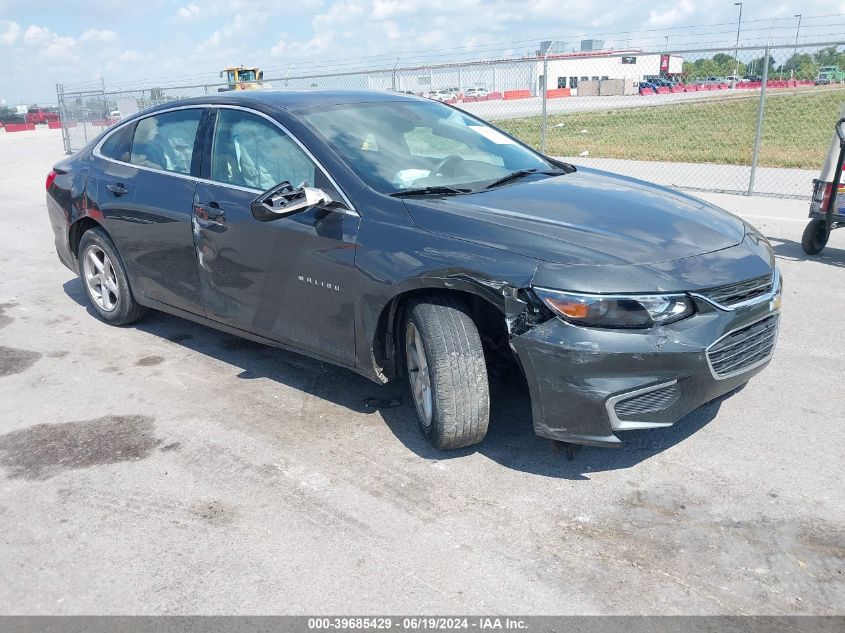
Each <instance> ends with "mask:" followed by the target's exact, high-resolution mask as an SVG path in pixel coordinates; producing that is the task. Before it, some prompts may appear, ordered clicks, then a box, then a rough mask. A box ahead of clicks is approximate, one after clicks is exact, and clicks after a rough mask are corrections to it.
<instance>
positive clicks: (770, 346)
mask: <svg viewBox="0 0 845 633" xmlns="http://www.w3.org/2000/svg"><path fill="white" fill-rule="evenodd" d="M777 333H778V315H777V314H772V315H770V316H767V317H766V318H765V319H762V320H760V321H757V322H755V323H752V324H751V325H747V326H745V327H743V328H740V329H738V330H734V331H733V332H731V333H729V334H727V335H726V336H724V337H722V338H720V339H719V340H718V341H716V342H715V343H714V344H713V345H711V346H710V347H709V348H708V349H707V360H708V362H709V363H710V368H711V369H712V370H713V375H714V376H716V378H719V379H723V378H729V377H731V376H734V375H736V374H739V373H742V372H744V371H748V370H749V369H752V368H754V367H756V366H757V365H760V364H762V363H763V362H765V361H767V360H768V359H769V357H770V356H771V355H772V352H773V351H774V347H775V340H776V339H777Z"/></svg>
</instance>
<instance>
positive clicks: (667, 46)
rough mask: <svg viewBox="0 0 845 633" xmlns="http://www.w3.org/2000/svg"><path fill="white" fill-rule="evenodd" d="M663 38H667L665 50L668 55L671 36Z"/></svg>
mask: <svg viewBox="0 0 845 633" xmlns="http://www.w3.org/2000/svg"><path fill="white" fill-rule="evenodd" d="M663 37H665V38H666V47H665V49H664V50H665V51H666V52H667V53H668V52H669V36H668V35H664V36H663Z"/></svg>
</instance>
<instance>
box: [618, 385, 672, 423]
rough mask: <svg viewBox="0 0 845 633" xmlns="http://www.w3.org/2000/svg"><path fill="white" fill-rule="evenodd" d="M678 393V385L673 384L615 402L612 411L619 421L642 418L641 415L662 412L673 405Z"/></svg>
mask: <svg viewBox="0 0 845 633" xmlns="http://www.w3.org/2000/svg"><path fill="white" fill-rule="evenodd" d="M679 395H680V391H679V390H678V384H677V383H673V384H671V385H667V386H665V387H661V388H660V389H655V390H654V391H649V392H647V393H642V394H640V395H638V396H633V397H631V398H627V399H625V400H622V401H621V402H617V403H616V406H615V407H614V410H615V411H616V416H617V417H618V418H619V419H624V418H628V419H631V418H636V417H640V418H641V417H642V416H643V414H648V413H654V412H655V411H662V410H663V409H667V408H669V407H670V406H671V405H673V404H675V401H676V400H677V399H678V396H679Z"/></svg>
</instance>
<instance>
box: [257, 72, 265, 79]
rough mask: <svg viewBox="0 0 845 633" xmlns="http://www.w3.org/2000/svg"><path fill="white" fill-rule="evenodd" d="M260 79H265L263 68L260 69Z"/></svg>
mask: <svg viewBox="0 0 845 633" xmlns="http://www.w3.org/2000/svg"><path fill="white" fill-rule="evenodd" d="M258 79H259V80H261V79H264V71H263V70H259V71H258Z"/></svg>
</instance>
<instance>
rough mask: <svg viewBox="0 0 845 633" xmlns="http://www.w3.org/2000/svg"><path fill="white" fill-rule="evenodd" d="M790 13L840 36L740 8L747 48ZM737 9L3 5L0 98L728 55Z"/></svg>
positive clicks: (757, 7) (778, 12)
mask: <svg viewBox="0 0 845 633" xmlns="http://www.w3.org/2000/svg"><path fill="white" fill-rule="evenodd" d="M796 13H801V14H802V15H803V16H805V17H804V18H802V27H801V41H802V42H810V41H820V40H824V41H840V42H845V0H746V1H745V2H744V4H743V13H742V18H743V28H742V34H741V41H742V43H746V44H757V43H763V42H765V41H766V40H767V39H768V38H769V37H770V35H771V36H772V37H773V40H774V41H775V42H779V43H792V42H793V41H794V38H795V33H796V27H797V19H796V18H794V17H793V16H794V15H795V14H796ZM737 14H738V7H736V6H734V3H733V2H732V1H731V0H720V1H714V0H651V1H650V2H647V3H644V2H642V1H641V0H640V1H635V0H581V1H580V2H569V1H568V0H296V1H290V0H276V1H272V2H271V1H264V0H251V1H250V0H228V1H225V0H189V1H185V0H132V1H127V0H89V1H88V2H73V1H71V0H65V1H58V2H53V1H52V0H26V1H21V0H0V99H2V100H5V102H6V103H8V104H17V103H41V104H49V103H55V101H56V96H55V94H56V84H57V83H63V84H81V83H89V84H93V83H99V82H100V80H101V78H102V80H103V81H104V82H105V83H106V85H107V86H110V87H111V86H118V85H130V84H136V85H139V84H145V85H150V82H153V83H152V85H155V82H161V83H170V84H174V83H178V82H181V81H184V82H187V83H191V82H194V81H195V82H197V83H204V82H208V81H213V80H214V79H215V78H216V77H217V73H218V71H219V70H221V69H222V68H224V67H226V66H228V65H238V64H244V65H247V66H252V65H255V66H259V67H261V68H263V69H264V70H265V76H266V77H268V78H270V77H280V76H284V75H285V74H286V73H290V72H293V73H296V72H303V71H304V69H310V70H330V69H335V70H337V69H347V68H352V67H361V66H364V65H368V66H377V67H388V68H389V67H392V66H393V65H394V64H396V63H398V64H399V65H402V64H411V63H417V62H420V61H426V62H428V61H445V60H449V61H451V60H453V59H457V58H464V59H481V58H485V57H492V56H514V55H522V54H530V53H532V52H533V51H534V50H536V49H537V48H538V43H539V41H540V40H544V39H554V40H560V41H562V42H564V43H566V45H568V46H570V47H571V46H573V45H576V46H577V44H578V42H579V41H580V39H582V38H586V37H596V38H599V39H604V40H605V41H606V43H607V46H613V47H615V48H617V49H621V48H633V47H638V48H643V49H663V48H665V46H666V45H667V44H668V46H669V47H670V49H682V48H691V47H694V46H726V47H730V46H732V45H733V42H734V39H735V37H736V23H737ZM772 27H774V31H772ZM667 36H668V38H669V39H668V41H667V39H666V38H667ZM561 46H564V45H563V44H562V45H561Z"/></svg>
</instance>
